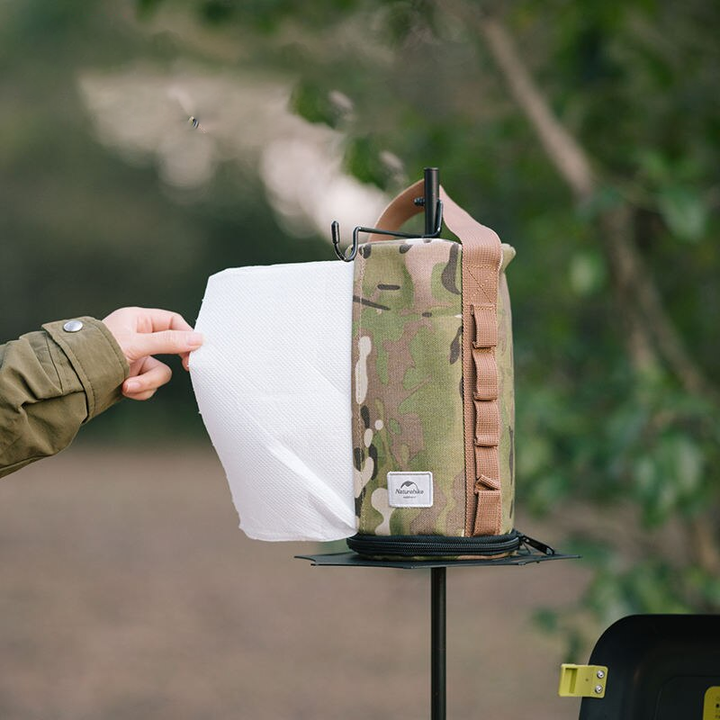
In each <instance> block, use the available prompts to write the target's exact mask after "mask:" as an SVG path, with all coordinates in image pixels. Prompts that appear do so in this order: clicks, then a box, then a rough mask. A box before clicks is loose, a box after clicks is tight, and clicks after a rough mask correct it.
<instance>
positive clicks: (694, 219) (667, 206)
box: [657, 186, 708, 243]
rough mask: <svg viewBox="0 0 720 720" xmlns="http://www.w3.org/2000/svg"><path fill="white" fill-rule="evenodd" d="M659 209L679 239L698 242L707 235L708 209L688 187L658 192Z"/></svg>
mask: <svg viewBox="0 0 720 720" xmlns="http://www.w3.org/2000/svg"><path fill="white" fill-rule="evenodd" d="M657 203H658V209H659V211H660V214H661V215H662V218H663V220H664V221H665V223H666V224H667V226H668V228H669V230H670V232H671V233H672V234H673V235H675V237H677V238H678V239H679V240H683V241H685V242H691V243H696V242H698V241H700V240H701V239H702V238H703V236H704V235H705V231H706V229H707V223H708V209H707V207H706V206H705V203H704V202H703V200H702V198H701V197H700V196H699V195H698V194H697V193H696V192H694V191H693V190H691V189H690V188H688V187H680V186H675V187H668V188H665V189H663V190H661V191H660V192H659V194H658V199H657Z"/></svg>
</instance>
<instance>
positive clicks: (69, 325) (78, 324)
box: [63, 320, 83, 332]
mask: <svg viewBox="0 0 720 720" xmlns="http://www.w3.org/2000/svg"><path fill="white" fill-rule="evenodd" d="M82 329H83V323H82V321H81V320H68V321H67V322H66V323H65V324H64V325H63V330H64V331H65V332H78V330H82Z"/></svg>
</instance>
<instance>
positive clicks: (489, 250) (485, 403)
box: [369, 180, 502, 535]
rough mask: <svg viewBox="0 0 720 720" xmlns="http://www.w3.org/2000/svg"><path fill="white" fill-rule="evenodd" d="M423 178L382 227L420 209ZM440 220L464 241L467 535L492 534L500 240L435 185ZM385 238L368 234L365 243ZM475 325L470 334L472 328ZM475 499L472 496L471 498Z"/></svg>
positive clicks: (496, 482)
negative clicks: (441, 206)
mask: <svg viewBox="0 0 720 720" xmlns="http://www.w3.org/2000/svg"><path fill="white" fill-rule="evenodd" d="M423 188H424V186H423V181H422V180H420V181H419V182H417V183H415V184H414V185H411V186H410V187H409V188H407V190H405V191H403V192H402V193H400V195H398V196H397V197H396V198H395V199H394V200H393V201H392V202H391V203H390V204H389V205H388V206H387V207H386V208H385V210H384V211H383V213H382V215H381V216H380V219H379V220H378V222H377V227H378V228H380V229H382V230H397V229H398V228H400V227H401V226H402V225H403V224H404V223H405V222H406V221H407V220H409V219H410V218H411V217H413V216H414V215H417V214H418V213H419V212H421V211H422V209H423V208H422V207H421V206H417V205H415V204H414V202H413V201H414V199H415V198H416V197H419V196H422V195H423ZM440 199H441V200H442V202H443V219H444V221H445V224H446V225H447V226H448V227H449V228H450V230H451V231H452V232H453V233H454V234H455V235H456V236H457V237H458V239H459V240H460V242H461V243H462V245H463V253H462V315H463V397H464V413H465V418H464V419H465V479H466V483H467V492H466V503H467V504H466V513H465V517H466V527H465V532H466V534H467V535H497V534H499V532H500V526H501V521H502V501H501V495H500V471H499V455H498V444H499V442H500V414H499V406H498V402H499V400H498V398H499V392H498V368H497V361H496V357H495V347H496V345H497V341H498V327H497V297H498V284H499V279H500V267H501V264H502V248H501V243H500V238H499V237H498V236H497V234H496V233H495V232H494V231H493V230H491V229H490V228H487V227H485V226H484V225H481V224H480V223H479V222H477V220H474V219H473V218H472V217H471V216H470V215H468V213H466V212H465V211H464V210H463V209H462V208H461V207H460V206H459V205H457V204H456V203H455V202H454V201H453V200H452V199H451V198H450V197H448V195H447V193H446V192H445V190H444V189H443V188H442V187H441V188H440ZM384 239H387V236H384V235H371V236H370V238H369V241H370V242H378V241H382V240H384ZM472 328H474V332H473V331H472ZM476 498H477V499H476Z"/></svg>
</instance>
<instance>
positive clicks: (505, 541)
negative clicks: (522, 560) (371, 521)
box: [347, 530, 554, 557]
mask: <svg viewBox="0 0 720 720" xmlns="http://www.w3.org/2000/svg"><path fill="white" fill-rule="evenodd" d="M524 539H525V535H522V534H521V533H519V532H518V531H517V530H513V531H512V532H511V533H509V534H507V535H497V536H487V537H443V536H441V535H396V536H378V535H354V536H353V537H351V538H348V540H347V544H348V546H349V547H350V549H351V550H355V551H356V552H358V553H361V554H364V555H406V556H418V555H421V556H429V557H444V556H449V555H507V554H509V553H511V552H514V551H515V550H517V549H518V548H519V547H520V545H521V543H522V542H524ZM534 542H537V541H534ZM538 544H541V543H538ZM553 552H554V551H553Z"/></svg>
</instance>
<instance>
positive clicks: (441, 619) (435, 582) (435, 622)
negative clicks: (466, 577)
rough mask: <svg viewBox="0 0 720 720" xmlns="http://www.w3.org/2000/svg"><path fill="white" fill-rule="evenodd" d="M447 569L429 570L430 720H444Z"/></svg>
mask: <svg viewBox="0 0 720 720" xmlns="http://www.w3.org/2000/svg"><path fill="white" fill-rule="evenodd" d="M446 570H447V568H444V567H438V568H432V569H431V570H430V573H431V575H430V596H431V602H430V606H431V608H430V637H431V640H430V643H431V646H430V674H431V679H432V683H431V699H430V708H431V712H430V717H431V720H445V712H446V702H445V686H446V672H445V669H446V649H447V648H446V642H445V629H446V617H447V606H446V603H445V580H446Z"/></svg>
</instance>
